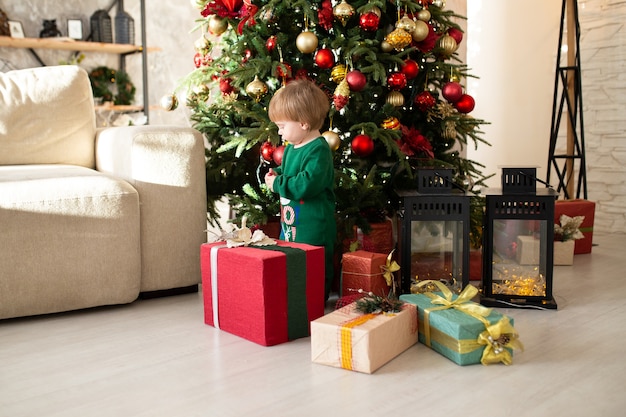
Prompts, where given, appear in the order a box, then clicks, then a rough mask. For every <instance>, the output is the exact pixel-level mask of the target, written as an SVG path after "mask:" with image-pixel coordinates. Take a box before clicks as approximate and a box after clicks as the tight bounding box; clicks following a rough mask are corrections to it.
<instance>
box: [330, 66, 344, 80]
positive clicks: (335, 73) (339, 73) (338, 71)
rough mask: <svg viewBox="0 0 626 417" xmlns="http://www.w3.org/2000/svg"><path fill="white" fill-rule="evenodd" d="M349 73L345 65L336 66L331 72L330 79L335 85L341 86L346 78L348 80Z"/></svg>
mask: <svg viewBox="0 0 626 417" xmlns="http://www.w3.org/2000/svg"><path fill="white" fill-rule="evenodd" d="M347 71H348V70H347V68H346V66H345V65H343V64H339V65H335V66H334V67H333V69H332V70H331V71H330V78H331V80H333V81H334V82H335V83H337V84H339V83H340V82H342V81H343V79H344V78H346V72H347Z"/></svg>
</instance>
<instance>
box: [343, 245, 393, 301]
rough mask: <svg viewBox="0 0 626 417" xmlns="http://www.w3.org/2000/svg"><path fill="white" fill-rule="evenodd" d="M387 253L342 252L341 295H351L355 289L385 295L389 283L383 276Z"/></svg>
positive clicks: (387, 291)
mask: <svg viewBox="0 0 626 417" xmlns="http://www.w3.org/2000/svg"><path fill="white" fill-rule="evenodd" d="M387 257H388V255H383V254H381V253H373V252H367V251H363V250H357V251H354V252H347V253H344V254H343V256H342V261H341V295H342V296H351V295H354V294H355V291H357V290H363V292H364V293H368V292H371V293H374V294H376V295H380V296H387V295H388V293H389V288H390V287H389V285H387V281H386V279H385V277H384V272H385V265H386V264H387Z"/></svg>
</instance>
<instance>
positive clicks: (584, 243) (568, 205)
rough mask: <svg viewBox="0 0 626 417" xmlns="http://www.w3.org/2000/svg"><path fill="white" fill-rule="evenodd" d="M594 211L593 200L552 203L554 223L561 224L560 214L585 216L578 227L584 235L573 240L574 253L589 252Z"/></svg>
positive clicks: (591, 241) (594, 204)
mask: <svg viewBox="0 0 626 417" xmlns="http://www.w3.org/2000/svg"><path fill="white" fill-rule="evenodd" d="M595 211H596V203H595V202H593V201H588V200H582V199H576V200H558V201H557V202H556V204H555V205H554V223H556V224H561V215H562V214H566V215H568V216H570V217H576V216H585V219H584V220H583V222H582V224H581V225H580V228H579V229H580V231H581V232H582V233H583V235H585V237H584V238H582V239H576V240H575V244H574V254H579V253H591V246H592V243H593V222H594V217H595Z"/></svg>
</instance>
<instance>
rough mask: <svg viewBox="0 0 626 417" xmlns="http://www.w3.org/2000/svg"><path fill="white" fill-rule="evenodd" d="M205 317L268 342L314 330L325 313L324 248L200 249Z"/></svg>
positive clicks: (279, 245) (221, 245) (211, 246)
mask: <svg viewBox="0 0 626 417" xmlns="http://www.w3.org/2000/svg"><path fill="white" fill-rule="evenodd" d="M200 262H201V270H202V293H203V298H204V322H205V323H206V324H208V325H211V326H214V327H217V328H219V329H221V330H224V331H226V332H229V333H232V334H235V335H237V336H240V337H243V338H244V339H248V340H250V341H252V342H255V343H258V344H260V345H263V346H272V345H277V344H279V343H284V342H287V341H289V340H293V339H297V338H300V337H307V336H309V334H310V322H311V321H313V320H315V319H317V318H319V317H321V316H323V315H324V305H325V301H324V248H323V247H318V246H311V245H306V244H301V243H293V242H289V243H288V242H283V241H278V242H277V244H276V245H271V246H247V247H237V248H227V247H226V245H225V243H224V242H216V243H207V244H203V245H202V246H201V249H200Z"/></svg>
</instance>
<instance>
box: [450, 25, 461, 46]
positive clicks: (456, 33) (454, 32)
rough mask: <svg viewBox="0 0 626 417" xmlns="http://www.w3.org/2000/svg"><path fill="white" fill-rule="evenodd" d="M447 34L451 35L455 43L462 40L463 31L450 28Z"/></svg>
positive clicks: (458, 43)
mask: <svg viewBox="0 0 626 417" xmlns="http://www.w3.org/2000/svg"><path fill="white" fill-rule="evenodd" d="M448 35H450V36H452V38H453V39H454V40H455V41H456V44H457V45H460V44H461V41H462V40H463V31H461V30H460V29H457V28H450V29H448Z"/></svg>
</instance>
